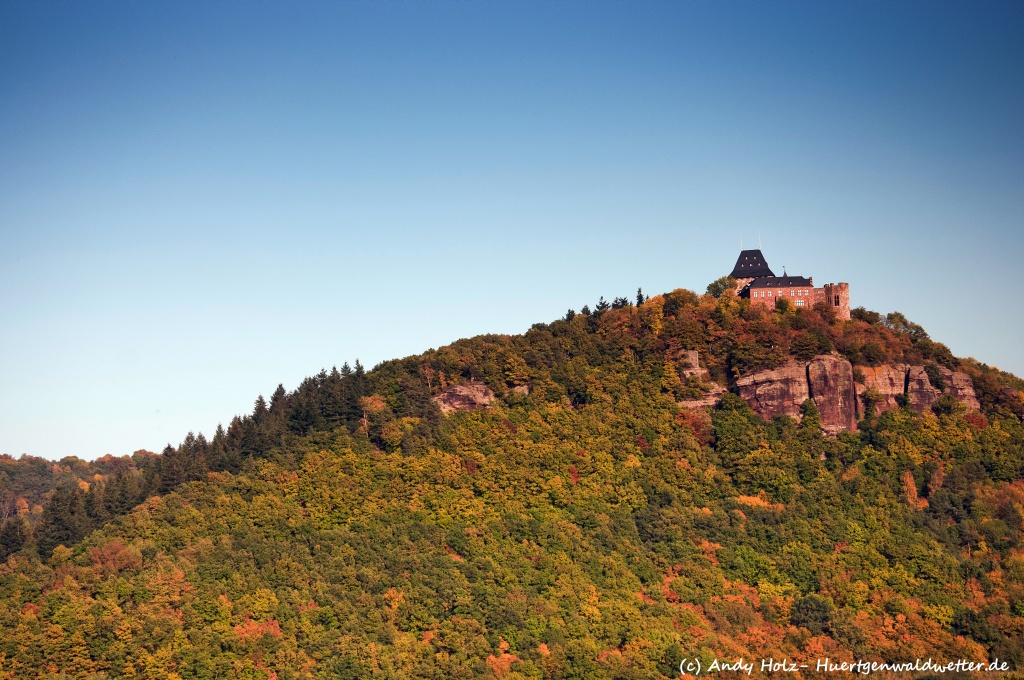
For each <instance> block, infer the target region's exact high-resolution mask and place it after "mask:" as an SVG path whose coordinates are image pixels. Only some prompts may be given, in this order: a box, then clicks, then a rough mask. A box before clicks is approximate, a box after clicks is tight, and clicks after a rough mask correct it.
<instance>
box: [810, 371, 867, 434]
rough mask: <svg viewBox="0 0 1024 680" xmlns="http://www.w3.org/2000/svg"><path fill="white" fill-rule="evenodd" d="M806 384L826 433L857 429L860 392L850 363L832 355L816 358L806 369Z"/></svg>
mask: <svg viewBox="0 0 1024 680" xmlns="http://www.w3.org/2000/svg"><path fill="white" fill-rule="evenodd" d="M807 384H808V385H809V386H810V394H811V399H813V400H814V405H815V406H817V407H818V413H819V414H820V416H821V428H822V429H823V430H825V432H828V433H829V434H836V433H837V432H841V431H843V430H852V429H854V428H855V427H857V391H856V388H855V386H854V383H853V366H851V365H850V362H849V361H847V360H846V359H842V358H840V357H837V356H835V355H831V354H826V355H822V356H817V357H814V359H813V360H812V361H811V363H810V364H808V365H807Z"/></svg>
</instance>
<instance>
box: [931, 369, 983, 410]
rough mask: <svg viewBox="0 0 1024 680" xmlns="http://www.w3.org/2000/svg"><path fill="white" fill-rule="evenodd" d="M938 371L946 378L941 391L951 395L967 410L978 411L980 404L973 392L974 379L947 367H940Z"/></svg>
mask: <svg viewBox="0 0 1024 680" xmlns="http://www.w3.org/2000/svg"><path fill="white" fill-rule="evenodd" d="M939 372H941V373H942V377H943V378H945V380H946V387H945V389H943V390H942V391H943V392H945V393H946V394H949V395H952V396H953V398H955V399H956V400H957V401H959V402H960V403H961V404H963V405H964V406H966V407H967V410H968V411H980V410H981V404H980V403H978V395H977V394H975V393H974V381H972V380H971V376H969V375H967V374H966V373H961V372H960V371H951V370H949V369H948V368H944V367H940V368H939Z"/></svg>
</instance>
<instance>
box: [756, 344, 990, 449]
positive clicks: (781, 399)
mask: <svg viewBox="0 0 1024 680" xmlns="http://www.w3.org/2000/svg"><path fill="white" fill-rule="evenodd" d="M858 371H859V373H860V374H862V375H863V384H858V383H856V382H855V381H854V377H853V367H852V366H851V365H850V362H849V361H847V360H846V359H843V358H842V357H839V356H836V355H821V356H817V357H815V358H814V359H812V360H811V361H810V362H808V363H799V362H796V361H794V360H791V361H789V362H788V363H786V364H784V365H783V366H780V367H779V368H776V369H772V370H765V371H756V372H754V373H750V374H748V375H745V376H743V377H741V378H740V379H739V380H737V381H736V389H737V391H738V392H739V395H740V397H742V398H743V399H744V401H746V402H747V403H748V404H749V405H750V407H751V408H752V409H754V410H755V411H757V413H759V414H760V415H761V417H763V418H765V419H766V420H768V419H771V418H774V417H775V416H780V415H786V416H790V417H793V418H797V419H799V418H800V417H801V413H800V407H801V405H802V404H803V402H804V400H806V399H808V398H810V399H812V400H814V404H815V405H816V406H817V407H818V413H819V414H820V417H821V427H822V429H824V430H825V431H826V432H828V433H830V434H836V433H837V432H841V431H843V430H852V429H854V428H855V427H856V426H857V419H858V418H859V417H863V415H864V413H865V411H866V407H867V396H866V393H868V390H872V396H874V397H875V398H876V399H877V401H876V402H875V408H876V410H877V411H878V412H882V411H887V410H889V409H892V408H895V407H896V405H897V401H896V398H897V396H898V395H903V394H905V395H907V399H908V400H909V404H910V407H911V408H913V409H914V410H916V411H918V412H919V413H920V412H923V411H926V410H927V409H929V408H931V407H932V405H933V404H935V402H936V401H938V399H939V397H941V396H942V395H943V394H948V395H950V396H952V397H954V398H955V399H956V400H957V401H959V402H960V403H962V404H963V405H964V406H966V407H967V409H968V410H972V411H977V410H978V409H979V408H980V406H979V404H978V398H977V396H976V395H975V393H974V385H973V383H972V382H971V378H970V376H969V375H967V374H966V373H961V372H959V371H951V370H949V369H947V368H941V367H940V368H939V372H940V374H941V375H942V382H943V383H944V384H943V385H942V387H941V389H940V388H938V387H936V386H934V385H932V383H931V381H930V380H929V379H928V372H927V371H926V370H925V368H924V366H906V365H902V364H900V365H896V366H876V367H873V368H872V367H859V368H858Z"/></svg>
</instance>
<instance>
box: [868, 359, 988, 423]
mask: <svg viewBox="0 0 1024 680" xmlns="http://www.w3.org/2000/svg"><path fill="white" fill-rule="evenodd" d="M859 370H860V372H861V373H862V374H863V375H864V384H863V385H857V395H858V397H859V399H858V413H860V415H863V414H864V413H865V411H866V410H867V399H866V397H865V392H867V390H869V389H871V388H874V389H875V390H876V392H877V394H876V395H875V396H876V398H878V401H877V402H876V403H875V410H876V411H877V412H878V413H882V412H884V411H888V410H890V409H893V408H896V397H897V395H901V394H906V395H907V399H908V402H909V404H910V408H912V409H914V410H915V411H917V412H918V413H923V412H924V411H926V410H928V409H929V408H931V407H932V406H933V405H934V404H935V402H936V401H938V400H939V397H941V396H942V395H944V394H948V395H950V396H951V397H953V398H954V399H956V400H957V401H959V402H960V403H961V404H963V405H964V406H965V407H966V408H967V410H968V411H978V410H980V409H981V404H979V403H978V397H977V395H976V394H975V393H974V383H973V382H972V381H971V376H969V375H967V374H966V373H962V372H960V371H951V370H949V369H948V368H945V367H944V366H940V367H939V369H938V370H939V374H940V375H941V376H942V382H943V385H942V387H941V389H940V388H939V387H936V386H935V385H933V384H932V381H931V380H930V379H929V378H928V371H926V370H925V367H924V366H907V365H905V364H897V365H895V366H876V367H874V368H871V367H867V366H864V367H861V368H860V369H859Z"/></svg>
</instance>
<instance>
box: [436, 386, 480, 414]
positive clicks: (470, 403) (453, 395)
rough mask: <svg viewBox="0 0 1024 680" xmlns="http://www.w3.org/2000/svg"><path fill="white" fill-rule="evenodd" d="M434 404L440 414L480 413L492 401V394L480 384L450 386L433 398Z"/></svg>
mask: <svg viewBox="0 0 1024 680" xmlns="http://www.w3.org/2000/svg"><path fill="white" fill-rule="evenodd" d="M433 399H434V403H436V404H437V406H438V408H440V409H441V413H443V414H444V415H448V414H449V413H454V412H455V411H480V410H483V409H486V408H487V407H488V406H490V405H491V402H492V401H494V392H492V391H491V388H489V387H488V386H487V385H485V384H483V383H482V382H476V381H470V382H464V383H459V384H458V385H452V386H451V387H449V388H448V389H446V390H445V391H444V392H441V393H440V394H438V395H435V396H434V398H433Z"/></svg>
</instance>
